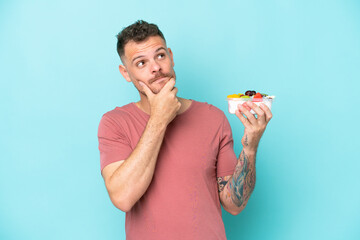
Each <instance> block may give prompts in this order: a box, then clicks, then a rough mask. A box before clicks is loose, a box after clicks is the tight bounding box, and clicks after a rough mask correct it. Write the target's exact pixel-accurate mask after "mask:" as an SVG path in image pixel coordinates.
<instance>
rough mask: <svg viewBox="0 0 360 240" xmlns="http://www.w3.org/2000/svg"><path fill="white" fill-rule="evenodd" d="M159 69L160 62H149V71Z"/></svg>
mask: <svg viewBox="0 0 360 240" xmlns="http://www.w3.org/2000/svg"><path fill="white" fill-rule="evenodd" d="M160 70H161V67H160V64H159V63H158V62H156V61H154V60H153V61H152V62H151V72H153V73H155V72H158V71H160Z"/></svg>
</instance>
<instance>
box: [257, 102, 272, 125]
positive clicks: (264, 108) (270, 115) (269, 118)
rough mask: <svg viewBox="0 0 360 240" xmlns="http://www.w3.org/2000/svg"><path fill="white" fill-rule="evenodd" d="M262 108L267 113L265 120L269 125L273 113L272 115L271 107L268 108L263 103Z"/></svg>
mask: <svg viewBox="0 0 360 240" xmlns="http://www.w3.org/2000/svg"><path fill="white" fill-rule="evenodd" d="M260 108H261V109H262V110H263V111H264V112H265V119H266V122H267V123H268V122H269V121H270V120H271V118H272V113H271V111H270V109H269V107H268V106H266V105H265V104H264V103H261V104H260Z"/></svg>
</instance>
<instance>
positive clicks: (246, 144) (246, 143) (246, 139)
mask: <svg viewBox="0 0 360 240" xmlns="http://www.w3.org/2000/svg"><path fill="white" fill-rule="evenodd" d="M244 145H245V146H248V145H249V144H248V138H247V134H246V135H245V142H244Z"/></svg>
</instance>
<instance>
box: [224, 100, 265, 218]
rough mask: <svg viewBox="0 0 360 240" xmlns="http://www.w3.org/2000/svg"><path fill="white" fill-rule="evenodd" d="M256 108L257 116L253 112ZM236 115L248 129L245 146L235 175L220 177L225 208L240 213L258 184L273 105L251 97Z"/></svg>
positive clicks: (240, 106) (230, 211)
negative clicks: (257, 167) (259, 152)
mask: <svg viewBox="0 0 360 240" xmlns="http://www.w3.org/2000/svg"><path fill="white" fill-rule="evenodd" d="M251 109H253V110H254V112H255V113H256V115H257V117H255V116H254V115H253V114H251V113H250V110H251ZM235 114H236V116H237V117H238V118H239V119H240V121H241V122H242V123H243V124H244V127H245V132H244V136H243V138H242V139H241V143H242V145H243V150H242V152H241V154H240V156H239V159H238V161H237V164H236V167H235V171H234V173H233V175H232V176H231V175H230V176H226V177H220V178H218V184H219V196H220V201H221V204H222V205H223V207H224V209H225V210H226V211H228V212H229V213H231V214H233V215H237V214H239V213H240V212H241V211H242V210H243V209H244V207H245V206H246V204H247V202H248V200H249V198H250V195H251V193H252V192H253V190H254V188H255V179H256V173H255V157H256V152H257V148H258V145H259V142H260V138H261V136H262V134H263V133H264V131H265V128H266V126H267V124H268V123H269V121H270V119H271V118H272V113H271V111H270V109H269V108H268V107H267V106H266V105H264V104H260V107H258V106H257V105H255V104H254V103H252V102H251V101H248V102H247V103H246V104H244V105H239V106H238V110H236V112H235Z"/></svg>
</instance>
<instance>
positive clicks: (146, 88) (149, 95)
mask: <svg viewBox="0 0 360 240" xmlns="http://www.w3.org/2000/svg"><path fill="white" fill-rule="evenodd" d="M139 85H140V86H141V88H142V90H143V91H144V92H145V95H146V96H147V97H152V96H153V95H154V94H153V92H152V91H151V90H150V88H149V87H148V86H146V84H145V83H143V82H139Z"/></svg>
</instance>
